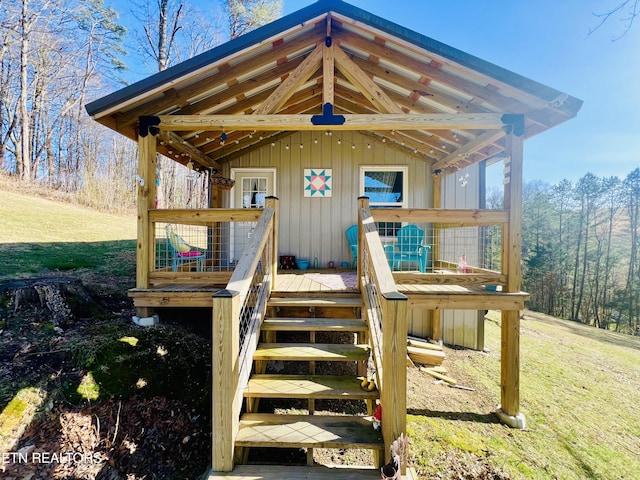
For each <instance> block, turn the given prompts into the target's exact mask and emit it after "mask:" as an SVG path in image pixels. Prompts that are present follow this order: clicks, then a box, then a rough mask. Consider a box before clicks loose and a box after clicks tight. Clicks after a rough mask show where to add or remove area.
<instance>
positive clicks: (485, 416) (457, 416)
mask: <svg viewBox="0 0 640 480" xmlns="http://www.w3.org/2000/svg"><path fill="white" fill-rule="evenodd" d="M407 414H408V415H416V416H422V417H430V418H443V419H445V420H453V421H459V422H474V423H496V424H499V423H500V419H499V418H498V417H497V415H496V414H495V413H493V412H490V413H473V412H441V411H437V410H428V409H424V408H409V409H407Z"/></svg>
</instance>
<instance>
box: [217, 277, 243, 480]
mask: <svg viewBox="0 0 640 480" xmlns="http://www.w3.org/2000/svg"><path fill="white" fill-rule="evenodd" d="M239 315H240V297H239V295H238V292H231V291H229V290H221V291H219V292H218V293H216V294H215V295H214V296H213V328H212V331H213V332H212V343H211V349H212V364H211V367H212V377H213V378H212V392H211V428H212V432H211V468H212V470H213V471H214V472H230V471H232V470H233V455H234V443H235V436H236V433H237V431H238V423H239V414H240V405H234V403H235V402H236V400H235V399H236V397H237V395H236V389H237V384H238V375H239V372H238V368H239V366H238V355H239V348H240V347H239V341H240V338H239V337H240V332H239V323H238V322H239Z"/></svg>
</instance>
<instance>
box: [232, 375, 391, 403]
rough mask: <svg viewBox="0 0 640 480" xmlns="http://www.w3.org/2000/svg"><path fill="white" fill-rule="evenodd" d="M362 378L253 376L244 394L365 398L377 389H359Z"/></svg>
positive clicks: (261, 396)
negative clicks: (370, 390)
mask: <svg viewBox="0 0 640 480" xmlns="http://www.w3.org/2000/svg"><path fill="white" fill-rule="evenodd" d="M361 381H362V377H360V378H358V377H351V376H339V375H253V376H252V377H251V378H250V379H249V384H248V385H247V388H246V389H245V392H244V396H245V397H259V398H314V399H348V400H366V399H371V400H373V399H376V398H378V397H379V394H378V391H377V390H374V391H372V392H369V391H366V390H362V389H361V388H360V382H361Z"/></svg>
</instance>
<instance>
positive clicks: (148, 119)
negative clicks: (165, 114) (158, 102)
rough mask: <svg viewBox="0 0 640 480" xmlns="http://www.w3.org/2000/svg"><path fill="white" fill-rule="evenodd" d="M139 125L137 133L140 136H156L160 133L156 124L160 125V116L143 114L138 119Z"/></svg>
mask: <svg viewBox="0 0 640 480" xmlns="http://www.w3.org/2000/svg"><path fill="white" fill-rule="evenodd" d="M138 125H139V127H140V131H139V134H140V136H141V137H143V138H144V137H146V136H147V135H148V134H151V135H153V136H156V135H158V134H159V133H160V129H159V128H158V125H160V118H159V117H155V116H152V115H144V116H141V117H140V120H139V121H138Z"/></svg>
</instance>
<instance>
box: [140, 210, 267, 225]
mask: <svg viewBox="0 0 640 480" xmlns="http://www.w3.org/2000/svg"><path fill="white" fill-rule="evenodd" d="M262 212H263V210H262V209H253V208H202V209H181V210H149V220H150V221H151V222H155V223H180V224H184V225H209V224H211V223H215V222H257V221H258V220H259V219H260V217H261V215H262Z"/></svg>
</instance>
